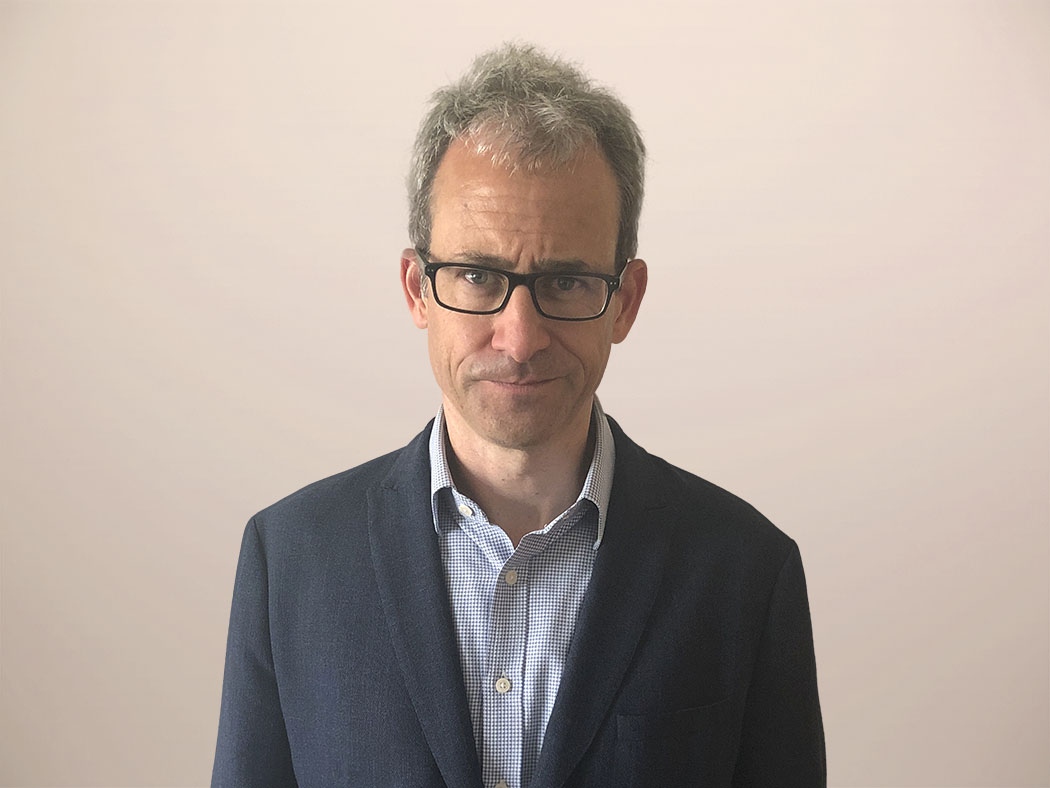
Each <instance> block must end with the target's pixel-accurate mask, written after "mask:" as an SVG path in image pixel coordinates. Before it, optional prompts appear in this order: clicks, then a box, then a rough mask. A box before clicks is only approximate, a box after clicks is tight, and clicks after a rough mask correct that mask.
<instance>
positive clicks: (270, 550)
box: [212, 46, 825, 788]
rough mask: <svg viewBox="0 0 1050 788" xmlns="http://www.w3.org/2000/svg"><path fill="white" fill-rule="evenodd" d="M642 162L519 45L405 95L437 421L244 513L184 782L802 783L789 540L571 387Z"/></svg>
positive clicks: (418, 312) (809, 676)
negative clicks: (208, 743) (657, 453)
mask: <svg viewBox="0 0 1050 788" xmlns="http://www.w3.org/2000/svg"><path fill="white" fill-rule="evenodd" d="M643 159H644V147H643V145H642V141H641V138H640V136H639V133H638V130H637V127H636V126H635V124H634V122H633V121H632V119H631V116H630V113H629V112H628V110H627V108H626V107H625V106H624V105H623V104H622V103H621V102H619V101H618V100H617V99H615V98H614V97H613V96H611V95H610V94H609V93H608V92H606V91H604V90H602V89H600V88H597V87H595V86H594V85H593V84H592V83H590V82H589V81H588V80H587V79H586V78H585V77H583V76H582V75H581V74H580V73H579V72H578V71H576V70H575V69H574V68H572V67H570V66H568V65H566V64H564V63H562V62H560V61H557V60H554V59H551V58H548V57H547V56H545V55H543V54H542V53H540V52H537V51H535V50H533V49H531V48H529V47H520V46H508V47H504V48H502V49H500V50H497V51H495V52H493V53H489V54H488V55H485V56H482V57H480V58H478V60H476V61H475V63H474V65H473V66H472V68H471V70H470V72H469V73H468V74H467V75H466V76H465V77H464V78H463V79H462V80H460V81H459V82H457V83H455V84H453V85H451V86H449V87H448V88H446V89H444V90H442V91H439V92H438V93H437V94H435V96H434V103H433V107H432V108H431V110H430V112H429V114H428V115H427V117H426V118H425V120H424V122H423V124H422V126H421V128H420V131H419V135H418V137H417V141H416V148H415V155H414V158H413V169H412V177H411V178H410V183H409V191H410V204H411V219H410V234H411V237H412V242H413V246H412V248H409V249H406V250H405V251H404V252H403V254H402V256H401V268H400V272H401V284H402V287H403V289H404V294H405V299H406V302H407V304H408V308H409V312H410V313H411V316H412V319H413V320H414V322H415V324H416V325H417V326H419V327H420V328H422V329H425V330H426V332H427V339H428V346H429V352H430V360H431V366H432V367H433V372H434V375H435V377H436V379H437V382H438V384H439V386H440V388H441V392H442V402H441V407H440V409H439V410H438V413H437V417H436V419H435V420H433V421H432V422H431V423H430V424H428V425H427V427H426V428H425V429H424V430H423V432H421V433H420V434H419V435H418V436H417V437H416V438H415V439H413V440H412V441H411V443H409V444H408V445H407V446H406V447H404V448H403V449H400V450H398V451H395V452H393V453H391V454H388V455H386V456H384V457H380V458H378V459H376V460H373V461H371V462H368V463H366V464H364V465H361V466H359V467H357V468H353V469H351V470H349V471H345V472H343V473H340V474H337V475H335V476H332V477H330V478H328V479H324V480H322V481H319V482H316V483H314V484H312V485H310V486H308V487H306V488H304V489H302V490H300V491H298V492H296V493H294V494H292V495H290V496H288V497H287V498H284V499H283V500H281V501H279V502H277V503H275V504H273V505H272V506H270V507H268V508H266V509H264V510H262V511H261V512H259V513H258V514H256V515H255V516H254V517H253V518H252V519H251V521H250V522H249V523H248V526H247V528H246V529H245V533H244V539H243V543H242V548H241V554H240V560H239V564H238V567H237V576H236V581H235V586H234V595H233V609H232V614H231V619H230V630H229V641H228V646H227V656H226V673H225V680H224V684H223V692H222V707H221V713H220V721H219V736H218V747H217V750H216V755H215V766H214V773H213V778H212V784H213V785H214V786H224V787H227V788H233V787H234V786H252V787H253V788H254V787H256V786H293V785H299V786H303V787H304V788H305V786H310V787H311V788H322V787H326V788H327V787H328V786H383V787H384V788H387V787H392V786H450V788H461V787H462V788H481V787H482V786H485V788H507V787H508V786H509V788H523V787H524V786H533V788H537V787H541V788H548V787H551V788H554V787H555V786H628V785H633V786H704V788H718V787H720V786H726V787H728V786H735V787H736V788H744V786H748V787H758V786H762V787H763V788H784V786H788V787H797V788H815V787H816V786H823V785H825V756H824V736H823V727H822V722H821V714H820V706H819V702H818V698H817V682H816V667H815V661H814V654H813V638H812V631H811V626H810V616H809V607H808V601H807V596H806V584H805V578H804V575H803V569H802V562H801V558H800V555H799V551H798V547H797V545H796V544H795V542H794V541H793V540H792V539H791V538H789V537H788V536H786V535H785V534H784V533H782V532H781V531H779V530H778V529H777V528H775V527H774V526H773V525H772V524H771V523H770V522H769V521H768V520H766V519H765V518H764V517H763V516H762V515H761V514H759V513H758V512H757V511H755V509H753V508H752V507H751V506H749V505H748V504H747V503H745V502H744V501H742V500H740V499H739V498H736V497H734V496H733V495H731V494H729V493H727V492H725V491H724V490H722V489H720V488H718V487H716V486H714V485H712V484H710V483H708V482H706V481H704V480H702V479H700V478H697V477H696V476H693V475H691V474H689V473H688V472H686V471H683V470H680V469H678V468H675V467H673V466H671V465H669V464H668V463H666V462H664V461H663V460H661V459H659V458H657V457H654V456H652V455H650V454H647V453H646V452H645V451H644V450H643V449H642V448H640V447H639V446H638V445H637V444H635V443H634V442H632V441H631V440H630V439H629V438H628V437H627V436H626V435H624V433H623V431H622V430H621V429H620V427H619V426H618V425H617V424H616V422H615V421H613V420H612V419H610V418H608V417H607V416H606V415H605V414H604V413H603V411H602V409H601V406H600V404H599V402H598V400H597V398H596V397H595V390H596V389H597V387H598V383H599V381H600V380H601V377H602V374H603V372H604V370H605V365H606V362H607V360H608V357H609V352H610V348H611V345H612V344H613V343H617V342H621V341H623V340H624V339H626V337H627V335H628V333H629V332H630V330H631V326H632V324H633V323H634V320H635V317H636V316H637V314H638V310H639V307H640V305H641V303H642V298H643V296H644V294H645V288H646V264H645V262H643V261H642V260H640V259H638V258H637V257H636V247H637V228H638V215H639V211H640V206H641V195H642V171H643Z"/></svg>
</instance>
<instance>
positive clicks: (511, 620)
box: [482, 554, 528, 788]
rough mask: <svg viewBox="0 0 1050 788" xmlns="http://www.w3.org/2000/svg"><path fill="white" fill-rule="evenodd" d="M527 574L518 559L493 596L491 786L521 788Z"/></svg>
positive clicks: (488, 729) (487, 758) (488, 695)
mask: <svg viewBox="0 0 1050 788" xmlns="http://www.w3.org/2000/svg"><path fill="white" fill-rule="evenodd" d="M525 575H526V568H525V565H524V562H523V561H521V560H520V557H519V556H518V555H517V554H514V555H512V556H511V558H510V559H509V560H508V561H507V562H506V563H505V564H504V565H503V567H502V569H501V570H500V572H499V575H498V577H497V579H496V583H495V587H494V588H493V592H492V616H491V625H490V630H489V631H490V636H489V653H488V664H487V668H486V676H485V689H484V695H483V697H484V712H483V714H484V720H485V724H484V727H485V737H484V738H485V745H484V747H485V750H486V752H485V753H484V758H483V760H482V762H483V763H484V764H485V765H486V767H487V768H486V769H485V772H486V780H485V784H486V786H493V788H497V787H498V788H504V787H505V788H521V755H522V746H523V742H524V727H523V726H524V718H525V713H524V696H523V692H522V691H523V689H524V667H525V651H526V646H527V636H528V632H527V624H528V621H527V613H528V600H527V598H526V595H525V588H526V582H525V581H526V577H525Z"/></svg>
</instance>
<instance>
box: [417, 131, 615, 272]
mask: <svg viewBox="0 0 1050 788" xmlns="http://www.w3.org/2000/svg"><path fill="white" fill-rule="evenodd" d="M430 205H431V244H430V245H431V251H432V253H433V254H434V255H435V256H445V257H449V256H454V255H457V254H463V253H467V252H470V253H475V254H486V255H492V256H494V257H500V258H503V259H506V260H509V261H511V262H513V263H515V265H517V266H524V267H529V266H531V265H532V264H533V263H535V262H536V261H540V260H544V259H570V258H571V259H580V260H586V261H588V262H591V263H593V264H594V265H596V266H600V267H602V268H611V267H612V266H614V265H615V262H616V261H615V260H614V256H615V252H616V241H617V233H618V230H619V193H618V190H617V185H616V178H615V176H614V175H613V172H612V169H611V168H610V167H609V165H608V163H607V162H606V160H605V157H604V156H602V154H601V153H600V152H598V150H597V149H593V148H588V149H585V150H584V151H582V152H581V153H580V155H579V156H577V157H576V158H575V159H574V160H573V161H572V162H570V163H569V164H568V165H566V166H563V167H549V166H547V167H545V166H540V167H537V168H535V169H532V170H527V169H526V168H524V167H513V166H510V167H508V166H503V165H497V164H493V162H492V157H491V154H487V153H479V152H478V151H477V149H476V148H474V147H471V146H468V145H467V144H466V143H465V142H463V141H461V140H457V141H454V142H453V143H452V144H451V145H450V146H449V148H448V151H446V153H445V155H444V157H443V158H442V160H441V164H440V165H439V166H438V170H437V173H436V174H435V177H434V187H433V192H432V195H431V202H430Z"/></svg>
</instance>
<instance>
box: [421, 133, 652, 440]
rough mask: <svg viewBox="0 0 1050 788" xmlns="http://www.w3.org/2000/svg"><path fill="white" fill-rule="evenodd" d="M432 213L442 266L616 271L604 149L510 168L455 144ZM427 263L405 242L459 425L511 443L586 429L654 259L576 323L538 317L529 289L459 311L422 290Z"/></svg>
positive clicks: (615, 217)
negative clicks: (487, 307) (562, 162)
mask: <svg viewBox="0 0 1050 788" xmlns="http://www.w3.org/2000/svg"><path fill="white" fill-rule="evenodd" d="M431 213H432V221H431V226H432V231H431V245H430V250H429V257H430V259H431V260H432V261H434V262H465V263H475V264H479V265H487V266H490V267H494V268H501V269H504V270H508V271H515V272H519V273H529V272H533V271H541V270H542V271H548V270H555V271H557V270H575V271H592V272H597V273H606V274H615V273H616V271H615V268H616V260H615V253H616V242H617V231H618V227H619V196H618V192H617V188H616V180H615V178H614V176H613V173H612V170H611V169H610V168H609V165H608V164H607V163H606V161H605V159H604V157H602V156H601V155H600V154H599V153H597V152H596V151H588V152H587V153H585V154H583V155H581V156H580V157H579V159H578V160H577V161H576V162H575V164H574V166H573V167H571V168H567V169H563V170H557V171H555V170H550V169H543V170H541V171H540V172H538V173H526V172H524V171H520V170H519V171H518V172H515V173H511V172H510V171H509V170H507V169H504V168H502V167H494V166H493V165H492V163H491V160H490V159H489V158H488V157H487V156H481V155H478V154H477V153H475V152H473V151H472V150H471V149H469V148H468V147H467V146H466V145H465V144H463V143H462V142H458V141H457V142H453V144H452V145H450V146H449V149H448V151H447V152H446V154H445V156H444V158H443V159H442V161H441V164H440V166H439V167H438V170H437V173H436V176H435V180H434V189H433V193H432V198H431ZM420 265H421V264H418V263H417V261H415V259H414V255H413V254H412V253H411V250H406V252H405V254H404V255H403V256H402V261H401V274H402V284H403V286H404V288H405V294H406V297H407V298H408V303H409V307H410V309H411V311H412V315H413V319H414V320H415V322H416V325H418V326H419V327H420V328H426V329H427V337H428V345H429V350H430V363H431V366H432V367H433V370H434V377H435V378H436V379H437V382H438V385H439V386H440V388H441V391H442V393H443V395H444V397H443V399H444V406H445V410H446V413H447V415H448V418H449V420H450V424H451V422H452V420H455V421H456V422H458V423H459V425H461V426H465V427H466V428H467V429H469V430H470V431H471V432H472V433H473V434H474V435H475V436H476V437H477V438H480V439H481V440H483V441H485V442H487V443H491V444H495V445H498V446H502V447H506V448H514V449H529V448H533V447H538V446H542V445H552V444H553V443H556V442H558V440H559V438H561V439H564V437H565V435H566V433H567V432H569V431H579V430H580V429H582V430H584V432H585V431H586V429H587V424H588V419H589V415H590V407H591V399H592V397H593V395H594V392H595V390H596V389H597V387H598V383H599V382H600V381H601V379H602V374H603V373H604V372H605V364H606V362H607V361H608V358H609V350H610V347H611V345H612V343H613V342H620V341H622V340H623V339H624V338H625V337H626V336H627V333H628V331H629V330H630V328H631V324H632V323H633V322H634V318H635V315H636V314H637V310H638V304H639V302H640V301H641V298H642V295H643V293H644V292H645V283H646V269H645V263H644V262H642V261H641V260H635V261H632V263H631V264H630V265H629V266H628V268H627V270H626V271H625V272H624V277H623V284H622V286H621V289H620V291H618V292H617V293H615V294H614V295H613V299H612V302H611V303H610V304H609V308H608V310H607V311H606V313H605V314H604V315H603V316H602V317H600V318H597V319H595V320H591V321H586V322H578V323H573V322H565V321H557V320H551V319H549V318H546V317H543V316H542V315H540V314H539V313H538V312H537V311H536V308H535V306H534V305H533V302H532V297H531V296H530V294H529V292H528V289H527V288H525V287H518V288H516V289H515V290H514V291H513V293H512V294H511V297H510V301H509V302H508V303H507V306H506V307H505V308H504V309H503V311H502V312H499V313H497V314H494V315H470V314H462V313H457V312H452V311H450V310H447V309H445V308H443V307H441V306H439V305H438V304H437V303H436V302H435V301H434V299H433V293H432V292H431V288H429V287H428V288H427V291H426V293H421V292H420V289H419V284H418V279H419V270H420V267H418V266H420Z"/></svg>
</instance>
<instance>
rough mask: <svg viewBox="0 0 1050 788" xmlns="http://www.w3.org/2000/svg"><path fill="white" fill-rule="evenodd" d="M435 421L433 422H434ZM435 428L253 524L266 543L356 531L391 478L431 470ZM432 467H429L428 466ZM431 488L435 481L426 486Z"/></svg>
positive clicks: (275, 507) (294, 496) (299, 494)
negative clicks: (429, 449) (429, 450)
mask: <svg viewBox="0 0 1050 788" xmlns="http://www.w3.org/2000/svg"><path fill="white" fill-rule="evenodd" d="M432 423H433V422H431V424H432ZM430 426H431V425H430V424H428V425H427V426H426V428H424V430H423V431H422V432H421V433H419V434H418V435H417V436H416V437H415V438H413V439H412V441H411V442H410V443H409V444H408V445H407V446H404V447H402V448H400V449H397V450H395V451H391V452H389V453H387V454H384V455H382V456H380V457H376V458H375V459H372V460H369V461H368V462H365V463H362V464H361V465H357V466H355V467H353V468H349V469H347V470H345V471H341V472H339V473H336V474H333V475H331V476H328V477H325V478H324V479H319V480H318V481H315V482H312V483H310V484H308V485H306V486H305V487H302V488H300V489H298V490H296V491H295V492H293V493H290V494H289V495H286V496H284V497H283V498H281V499H280V500H278V501H275V502H274V503H272V504H270V505H269V506H267V507H265V508H263V509H261V510H259V511H258V512H256V514H255V515H254V516H253V517H252V519H251V522H250V523H249V525H251V523H254V525H255V527H256V528H257V529H258V530H259V533H260V536H261V537H262V539H263V541H264V542H266V541H270V540H274V539H282V541H283V540H284V538H287V537H290V536H292V534H290V533H289V532H294V540H299V539H302V538H303V537H304V536H307V535H308V534H310V533H312V532H318V531H320V532H324V531H330V530H332V529H334V528H341V529H345V528H352V527H353V525H354V524H355V523H363V522H365V520H366V519H367V517H366V513H367V511H368V497H369V495H370V493H371V492H372V491H373V490H374V489H375V488H377V487H378V486H380V485H381V484H384V483H385V482H386V481H387V480H388V479H391V478H396V477H398V476H399V475H401V474H417V475H418V474H419V473H420V471H421V470H422V471H423V472H424V473H426V468H425V467H424V468H421V467H420V460H421V459H425V457H426V440H427V438H428V437H429V435H430ZM427 467H429V466H427ZM423 483H425V484H429V480H426V481H425V482H423Z"/></svg>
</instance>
